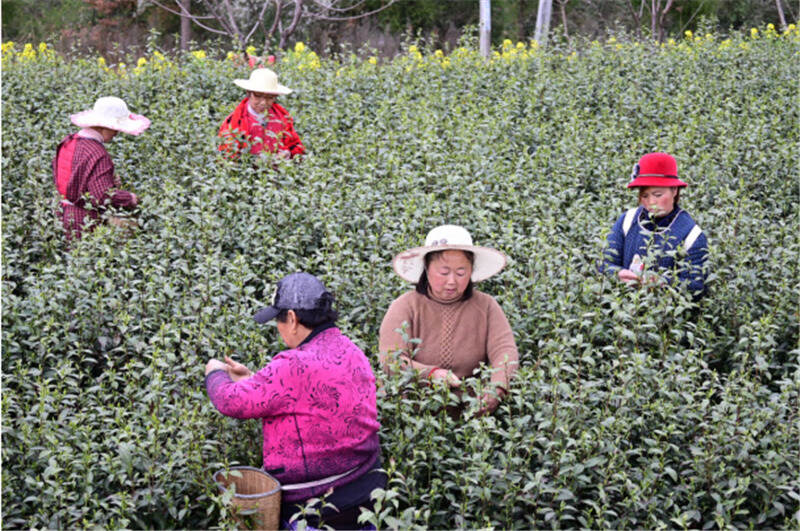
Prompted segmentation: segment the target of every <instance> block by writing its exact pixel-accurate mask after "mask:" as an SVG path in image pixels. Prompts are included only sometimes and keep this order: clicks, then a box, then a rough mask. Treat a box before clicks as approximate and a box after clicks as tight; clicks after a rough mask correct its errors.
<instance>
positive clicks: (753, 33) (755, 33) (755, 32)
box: [750, 28, 758, 39]
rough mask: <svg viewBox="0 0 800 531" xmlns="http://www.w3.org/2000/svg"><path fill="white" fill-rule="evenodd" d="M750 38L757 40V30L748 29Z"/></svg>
mask: <svg viewBox="0 0 800 531" xmlns="http://www.w3.org/2000/svg"><path fill="white" fill-rule="evenodd" d="M750 38H751V39H757V38H758V28H750Z"/></svg>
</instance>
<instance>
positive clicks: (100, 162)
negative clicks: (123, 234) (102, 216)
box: [87, 150, 137, 208]
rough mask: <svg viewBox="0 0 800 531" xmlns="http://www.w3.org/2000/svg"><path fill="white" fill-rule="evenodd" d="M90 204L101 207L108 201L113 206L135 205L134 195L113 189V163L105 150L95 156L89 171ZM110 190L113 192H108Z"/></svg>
mask: <svg viewBox="0 0 800 531" xmlns="http://www.w3.org/2000/svg"><path fill="white" fill-rule="evenodd" d="M87 187H88V189H89V194H90V195H91V199H92V204H93V205H94V206H95V207H96V208H102V207H104V206H105V204H106V203H107V202H109V201H110V203H111V206H113V207H115V208H132V207H135V206H136V203H137V201H136V196H135V195H134V194H132V193H131V192H128V191H125V190H114V188H116V185H115V182H114V163H113V162H111V157H109V156H108V153H106V151H105V150H103V151H102V154H101V156H99V157H98V158H97V160H96V161H95V163H94V167H93V168H92V171H91V172H90V177H89V182H88V183H87ZM112 190H114V191H113V193H110V192H111V191H112Z"/></svg>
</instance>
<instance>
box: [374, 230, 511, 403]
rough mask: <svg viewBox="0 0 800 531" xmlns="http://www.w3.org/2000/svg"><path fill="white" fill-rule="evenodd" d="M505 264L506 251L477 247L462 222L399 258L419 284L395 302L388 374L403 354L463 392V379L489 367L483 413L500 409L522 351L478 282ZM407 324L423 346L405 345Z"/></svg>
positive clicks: (383, 346)
mask: <svg viewBox="0 0 800 531" xmlns="http://www.w3.org/2000/svg"><path fill="white" fill-rule="evenodd" d="M505 263H506V257H505V255H503V253H501V252H500V251H497V250H495V249H491V248H488V247H478V246H475V245H472V237H471V236H470V234H469V232H467V231H466V229H464V228H463V227H458V226H455V225H442V226H440V227H436V228H435V229H433V230H431V231H430V232H429V233H428V236H427V238H425V246H424V247H416V248H414V249H409V250H408V251H405V252H402V253H400V254H398V255H397V256H396V257H395V258H394V261H393V262H392V265H393V267H394V270H395V272H396V273H397V274H398V275H399V276H400V277H401V278H402V279H404V280H407V281H409V282H414V283H416V289H414V290H411V291H408V292H406V293H404V294H403V295H401V296H400V297H398V298H397V299H395V301H394V302H392V304H391V305H390V306H389V310H388V311H387V312H386V315H385V316H384V318H383V322H382V323H381V330H380V361H381V365H382V366H383V368H384V370H388V369H387V367H388V365H389V360H390V356H389V353H392V352H398V351H399V352H400V355H399V359H400V361H401V363H404V364H405V365H406V366H410V367H412V368H413V369H415V370H416V371H417V373H418V374H419V377H420V378H428V379H441V380H444V381H446V382H447V383H448V384H449V385H450V386H452V387H459V386H460V385H461V379H462V378H465V377H468V376H471V375H472V373H473V371H474V370H475V369H477V368H478V367H479V365H480V364H481V363H486V364H488V365H489V366H490V367H491V368H492V376H491V384H492V385H491V386H490V387H491V389H490V390H489V391H487V392H486V393H485V394H484V395H483V396H482V397H481V400H482V403H483V408H482V409H481V413H487V412H492V411H494V410H495V409H496V408H497V406H498V405H499V403H500V400H501V399H502V397H503V396H504V395H505V394H506V393H507V392H508V385H509V381H510V380H511V377H512V376H513V375H514V372H515V371H516V369H517V365H518V360H519V354H518V353H517V345H516V343H515V342H514V334H513V333H512V331H511V326H510V325H509V324H508V320H507V319H506V316H505V314H504V313H503V310H502V309H501V308H500V305H499V304H498V303H497V301H495V300H494V299H493V298H492V297H491V296H489V295H486V294H485V293H481V292H480V291H478V290H476V289H474V286H473V283H474V282H479V281H481V280H485V279H487V278H489V277H491V276H492V275H494V274H496V273H498V272H500V270H501V269H503V267H504V266H505ZM404 324H405V326H406V328H405V334H406V336H407V337H408V338H409V339H415V338H416V339H420V340H421V342H420V343H406V342H405V341H404V340H403V335H402V334H401V333H399V332H398V331H397V330H398V329H402V328H403V326H404ZM415 349H416V354H413V353H414V350H415ZM412 354H413V359H412Z"/></svg>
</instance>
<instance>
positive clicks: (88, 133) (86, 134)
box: [78, 127, 103, 143]
mask: <svg viewBox="0 0 800 531" xmlns="http://www.w3.org/2000/svg"><path fill="white" fill-rule="evenodd" d="M78 136H79V137H81V138H91V139H93V140H97V141H98V142H101V143H102V142H103V135H101V134H100V133H99V132H97V131H95V130H94V129H92V128H91V127H84V128H83V129H81V130H80V131H78Z"/></svg>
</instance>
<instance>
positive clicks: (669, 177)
mask: <svg viewBox="0 0 800 531" xmlns="http://www.w3.org/2000/svg"><path fill="white" fill-rule="evenodd" d="M645 186H666V187H672V186H676V187H680V188H683V187H685V186H689V185H688V184H686V183H685V182H683V181H681V180H680V179H678V163H677V162H675V159H674V158H673V157H672V155H668V154H667V153H648V154H647V155H645V156H643V157H642V158H640V159H639V162H638V163H636V164H635V165H634V166H633V172H632V173H631V182H629V183H628V188H639V187H645Z"/></svg>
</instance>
